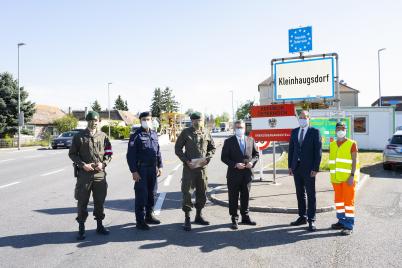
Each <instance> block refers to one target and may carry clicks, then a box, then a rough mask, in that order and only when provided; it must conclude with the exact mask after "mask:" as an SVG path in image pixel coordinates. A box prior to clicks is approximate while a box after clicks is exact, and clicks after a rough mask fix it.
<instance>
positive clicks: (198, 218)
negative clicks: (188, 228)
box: [194, 210, 209, 225]
mask: <svg viewBox="0 0 402 268" xmlns="http://www.w3.org/2000/svg"><path fill="white" fill-rule="evenodd" d="M194 223H197V224H200V225H209V221H206V220H205V219H204V218H203V217H202V214H201V210H197V215H195V219H194Z"/></svg>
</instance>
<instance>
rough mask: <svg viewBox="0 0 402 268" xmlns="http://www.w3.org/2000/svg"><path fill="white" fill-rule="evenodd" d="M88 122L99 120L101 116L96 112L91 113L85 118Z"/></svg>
mask: <svg viewBox="0 0 402 268" xmlns="http://www.w3.org/2000/svg"><path fill="white" fill-rule="evenodd" d="M85 120H86V121H90V120H99V114H98V113H97V112H95V111H89V112H88V113H87V115H86V116H85Z"/></svg>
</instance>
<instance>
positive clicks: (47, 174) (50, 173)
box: [40, 168, 64, 177]
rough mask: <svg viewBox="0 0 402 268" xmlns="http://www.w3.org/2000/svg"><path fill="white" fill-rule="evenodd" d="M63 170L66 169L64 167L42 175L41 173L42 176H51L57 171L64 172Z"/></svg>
mask: <svg viewBox="0 0 402 268" xmlns="http://www.w3.org/2000/svg"><path fill="white" fill-rule="evenodd" d="M63 170H64V168H62V169H58V170H55V171H51V172H48V173H45V174H42V175H40V176H41V177H45V176H49V175H52V174H56V173H59V172H62V171H63Z"/></svg>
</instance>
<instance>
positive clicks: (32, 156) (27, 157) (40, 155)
mask: <svg viewBox="0 0 402 268" xmlns="http://www.w3.org/2000/svg"><path fill="white" fill-rule="evenodd" d="M42 156H43V154H38V155H30V156H25V157H24V158H25V159H32V158H39V157H42Z"/></svg>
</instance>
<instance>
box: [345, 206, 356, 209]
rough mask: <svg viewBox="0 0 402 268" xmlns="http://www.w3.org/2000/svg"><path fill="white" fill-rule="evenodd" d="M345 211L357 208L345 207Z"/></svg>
mask: <svg viewBox="0 0 402 268" xmlns="http://www.w3.org/2000/svg"><path fill="white" fill-rule="evenodd" d="M345 209H346V210H354V209H355V207H354V206H351V207H350V206H345Z"/></svg>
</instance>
